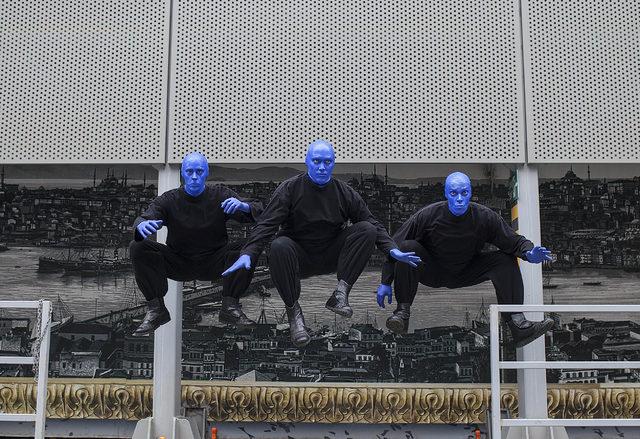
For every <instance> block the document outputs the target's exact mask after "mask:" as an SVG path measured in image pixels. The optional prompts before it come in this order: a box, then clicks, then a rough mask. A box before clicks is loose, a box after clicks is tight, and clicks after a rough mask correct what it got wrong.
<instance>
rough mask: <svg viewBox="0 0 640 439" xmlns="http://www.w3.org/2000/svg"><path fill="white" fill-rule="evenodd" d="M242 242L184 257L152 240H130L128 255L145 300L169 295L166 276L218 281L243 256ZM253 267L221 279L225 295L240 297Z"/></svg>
mask: <svg viewBox="0 0 640 439" xmlns="http://www.w3.org/2000/svg"><path fill="white" fill-rule="evenodd" d="M240 247H241V245H240V244H239V243H231V244H226V245H225V246H224V247H222V248H219V249H218V250H217V251H216V252H215V253H213V254H212V255H210V256H206V257H202V256H198V257H192V256H184V255H181V254H179V253H177V252H175V251H173V250H172V249H171V248H169V246H167V245H164V244H160V243H158V242H155V241H151V240H150V239H145V240H142V241H131V244H129V252H130V253H129V254H130V255H131V262H132V263H133V270H134V272H135V277H136V282H137V284H138V287H139V288H140V291H142V294H143V295H144V297H145V299H147V300H148V301H149V300H153V299H156V298H158V297H164V296H165V295H166V294H167V286H168V285H167V278H169V279H173V280H177V281H190V280H205V281H206V280H215V279H219V278H220V277H221V274H222V272H223V271H224V270H226V269H227V268H228V267H229V266H230V265H231V264H233V262H234V261H235V260H236V259H237V258H238V256H240V252H239V249H240ZM252 277H253V267H252V269H251V270H248V271H247V270H238V271H236V272H234V273H231V274H230V275H229V276H226V277H224V278H222V294H223V296H225V297H234V298H236V299H238V298H239V297H240V296H241V295H242V293H244V291H245V290H246V289H247V288H248V287H249V284H250V283H251V278H252Z"/></svg>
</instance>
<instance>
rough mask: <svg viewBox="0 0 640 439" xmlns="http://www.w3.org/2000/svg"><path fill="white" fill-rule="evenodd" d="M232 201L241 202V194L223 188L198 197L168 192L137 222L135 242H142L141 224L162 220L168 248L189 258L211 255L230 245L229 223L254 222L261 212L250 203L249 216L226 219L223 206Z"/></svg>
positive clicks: (208, 188)
mask: <svg viewBox="0 0 640 439" xmlns="http://www.w3.org/2000/svg"><path fill="white" fill-rule="evenodd" d="M230 197H234V198H238V199H240V197H239V196H238V194H236V193H235V192H234V191H232V190H231V189H229V188H227V187H225V186H222V185H215V186H206V187H205V189H204V192H202V193H201V194H200V195H198V196H197V197H192V196H191V195H189V194H187V193H186V192H185V191H184V188H182V187H180V188H178V189H172V190H169V191H167V192H165V193H164V194H162V195H160V196H158V197H157V198H156V199H155V200H153V201H152V202H151V204H149V207H147V210H145V211H144V213H143V214H142V215H140V216H139V217H138V218H136V220H135V222H134V224H133V234H134V239H135V240H136V241H140V240H142V236H140V234H139V233H138V230H137V227H138V224H140V223H141V222H142V221H145V220H162V221H163V225H164V226H167V228H168V229H169V231H168V234H167V246H168V247H169V248H171V249H172V250H174V251H175V252H176V253H179V254H182V255H185V256H189V257H201V256H208V255H211V254H213V253H215V252H216V250H218V249H220V248H222V247H224V246H225V245H226V244H227V242H228V239H229V237H228V235H227V226H226V222H227V220H229V219H233V220H236V221H238V222H243V223H249V222H255V221H256V219H257V218H258V216H259V215H260V213H261V212H262V204H261V203H259V202H250V201H247V203H248V204H249V206H250V208H251V210H250V212H248V213H245V212H242V211H241V210H240V209H238V210H236V212H235V213H234V214H232V215H227V214H225V213H224V211H223V210H222V207H220V205H221V203H222V202H223V201H224V200H226V199H227V198H230Z"/></svg>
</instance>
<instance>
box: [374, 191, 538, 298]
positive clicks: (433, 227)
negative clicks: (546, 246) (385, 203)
mask: <svg viewBox="0 0 640 439" xmlns="http://www.w3.org/2000/svg"><path fill="white" fill-rule="evenodd" d="M393 239H394V240H395V241H396V242H397V243H398V244H399V243H401V242H402V241H407V240H415V241H417V242H419V243H420V245H421V246H422V247H423V248H424V249H425V250H426V251H427V253H428V254H429V255H430V259H432V260H435V261H436V263H437V264H438V265H439V266H440V267H441V270H445V271H447V272H448V273H451V274H458V273H463V272H464V271H467V272H468V271H469V265H470V264H471V262H472V261H473V260H474V259H475V258H476V256H477V255H479V254H480V252H481V250H482V249H483V247H484V245H485V243H491V244H494V245H495V246H496V247H498V248H499V249H500V250H502V251H503V252H504V253H507V254H509V255H514V256H517V257H519V258H522V259H525V253H526V252H527V251H529V250H531V249H532V248H533V243H532V242H531V241H529V240H528V239H527V238H525V237H524V236H521V235H518V234H517V233H516V232H515V231H514V230H513V229H512V228H511V227H510V226H509V225H508V224H507V223H506V221H504V220H503V219H502V217H501V216H500V215H498V214H497V213H496V212H494V211H493V210H491V209H489V208H488V207H485V206H483V205H481V204H477V203H469V209H468V210H467V212H466V213H465V214H464V215H462V216H455V215H453V214H452V213H451V212H450V211H449V206H448V204H447V202H446V201H441V202H438V203H434V204H430V205H428V206H426V207H424V208H422V209H420V210H419V211H418V212H416V213H415V214H413V215H412V216H411V217H410V218H409V219H408V220H407V221H406V222H405V223H404V224H403V225H402V227H400V228H399V229H398V231H397V232H396V233H395V234H394V235H393ZM419 256H421V255H419ZM423 259H424V258H423ZM427 264H429V262H427ZM394 265H398V266H399V265H402V264H395V261H394V260H393V259H389V261H388V262H387V263H386V264H385V266H384V267H383V270H382V283H383V284H385V285H391V282H392V281H393V278H394Z"/></svg>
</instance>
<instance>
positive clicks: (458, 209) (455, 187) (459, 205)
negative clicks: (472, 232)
mask: <svg viewBox="0 0 640 439" xmlns="http://www.w3.org/2000/svg"><path fill="white" fill-rule="evenodd" d="M444 196H445V197H446V198H447V202H448V203H449V211H450V212H451V213H452V214H454V215H456V216H461V215H464V214H465V213H466V212H467V209H469V202H470V201H471V181H470V180H469V177H467V176H466V175H465V174H463V173H462V172H454V173H453V174H449V176H448V177H447V180H446V181H445V183H444Z"/></svg>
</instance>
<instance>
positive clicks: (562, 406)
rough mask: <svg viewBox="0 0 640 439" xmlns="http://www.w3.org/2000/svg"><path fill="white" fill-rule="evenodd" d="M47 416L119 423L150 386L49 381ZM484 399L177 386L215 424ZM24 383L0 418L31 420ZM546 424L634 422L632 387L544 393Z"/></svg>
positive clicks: (433, 417) (5, 402) (421, 413)
mask: <svg viewBox="0 0 640 439" xmlns="http://www.w3.org/2000/svg"><path fill="white" fill-rule="evenodd" d="M48 389H49V395H48V398H47V416H48V417H49V418H53V419H69V418H74V419H120V420H130V421H135V420H138V419H142V418H145V417H148V416H150V415H151V406H152V389H153V386H152V383H151V382H150V381H146V380H145V381H137V380H136V381H132V380H109V379H79V378H78V379H51V380H50V381H49V385H48ZM490 397H491V392H490V390H489V386H488V385H486V384H484V385H483V384H478V385H473V384H470V385H456V384H423V385H418V384H407V385H397V384H369V385H363V384H349V385H346V384H345V385H340V384H315V385H301V384H292V383H256V384H242V383H237V382H226V381H225V382H210V381H183V385H182V401H183V404H184V405H185V406H188V407H207V408H208V410H209V418H210V419H211V420H212V421H215V422H221V421H256V422H261V421H266V422H277V421H280V422H326V423H419V424H442V423H476V422H480V423H483V422H484V421H485V410H486V408H487V406H488V405H489V401H490ZM35 405H36V385H35V383H34V382H33V380H31V379H25V378H0V412H2V413H33V411H34V408H35ZM502 405H503V407H504V408H507V409H508V410H510V411H511V412H512V413H513V414H514V415H517V411H518V399H517V390H516V387H515V386H513V385H511V386H509V385H507V386H503V389H502ZM548 406H549V415H550V416H551V417H553V418H583V419H587V418H632V417H640V385H638V386H636V385H620V384H618V385H604V384H603V385H589V384H584V385H550V386H549V390H548Z"/></svg>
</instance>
